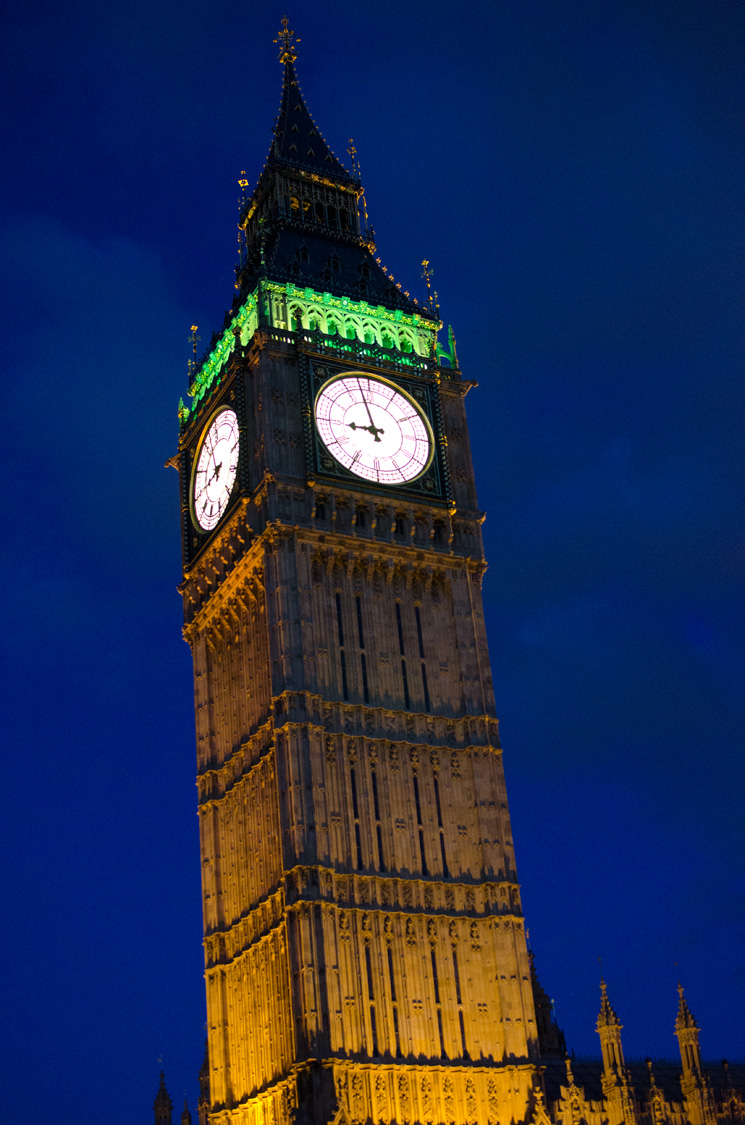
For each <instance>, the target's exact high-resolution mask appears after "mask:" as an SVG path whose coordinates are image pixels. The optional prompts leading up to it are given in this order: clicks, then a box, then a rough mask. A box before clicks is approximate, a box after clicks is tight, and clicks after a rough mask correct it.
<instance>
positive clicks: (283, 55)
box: [272, 16, 300, 63]
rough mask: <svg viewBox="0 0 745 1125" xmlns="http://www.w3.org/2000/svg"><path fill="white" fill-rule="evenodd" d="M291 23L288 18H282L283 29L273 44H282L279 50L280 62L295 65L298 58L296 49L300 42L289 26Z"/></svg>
mask: <svg viewBox="0 0 745 1125" xmlns="http://www.w3.org/2000/svg"><path fill="white" fill-rule="evenodd" d="M289 22H290V21H289V20H288V18H287V16H283V17H282V28H281V30H280V31H279V33H278V35H277V38H276V39H274V40H272V42H273V43H281V46H280V48H279V61H280V62H281V63H288V62H289V63H294V61H295V59H296V58H297V55H296V54H295V50H294V47H295V44H296V43H299V42H300V40H299V39H297V38H296V36H295V32H294V31H292V29H291V28H290V27H289V26H288V25H289Z"/></svg>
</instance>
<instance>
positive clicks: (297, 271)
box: [290, 262, 300, 277]
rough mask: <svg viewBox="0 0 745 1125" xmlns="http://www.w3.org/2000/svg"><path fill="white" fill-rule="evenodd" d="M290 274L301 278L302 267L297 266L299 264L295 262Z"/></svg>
mask: <svg viewBox="0 0 745 1125" xmlns="http://www.w3.org/2000/svg"><path fill="white" fill-rule="evenodd" d="M290 273H291V274H292V276H293V277H299V276H300V266H299V265H298V264H297V262H293V263H292V265H291V266H290Z"/></svg>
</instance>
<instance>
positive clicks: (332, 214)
mask: <svg viewBox="0 0 745 1125" xmlns="http://www.w3.org/2000/svg"><path fill="white" fill-rule="evenodd" d="M326 210H327V212H328V224H329V226H330V227H338V225H339V217H338V214H337V211H336V208H335V207H331V206H329V207H327V208H326Z"/></svg>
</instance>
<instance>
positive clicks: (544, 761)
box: [0, 0, 745, 1125]
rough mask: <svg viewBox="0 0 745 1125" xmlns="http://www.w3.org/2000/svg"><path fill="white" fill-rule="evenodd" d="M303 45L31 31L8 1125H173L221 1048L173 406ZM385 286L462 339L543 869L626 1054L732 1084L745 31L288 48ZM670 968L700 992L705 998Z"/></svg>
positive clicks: (658, 0)
mask: <svg viewBox="0 0 745 1125" xmlns="http://www.w3.org/2000/svg"><path fill="white" fill-rule="evenodd" d="M282 14H283V10H282V9H280V8H274V7H272V6H271V5H268V4H267V5H260V6H258V8H255V9H254V10H252V9H251V6H247V5H245V4H243V3H238V2H237V0H224V2H221V3H212V4H208V3H206V2H205V0H186V2H183V0H182V2H181V3H178V4H177V3H175V2H172V0H161V2H158V0H149V2H148V3H144V2H142V0H130V2H128V3H127V4H126V5H124V4H121V3H119V2H118V0H114V2H113V3H110V4H107V5H102V4H99V3H95V4H94V3H93V2H92V0H91V2H85V0H77V2H76V0H68V2H67V3H45V2H44V0H39V2H37V3H35V4H33V5H28V4H26V3H20V2H19V0H10V2H9V3H7V4H6V5H5V8H4V16H3V20H4V28H3V35H2V40H3V48H2V50H3V58H2V66H1V67H0V83H2V89H3V95H4V97H3V101H4V109H3V113H2V115H1V116H0V129H1V130H2V142H3V151H4V157H3V160H2V164H1V165H0V197H1V199H2V224H1V226H2V255H1V257H0V283H1V284H2V289H3V294H2V298H3V299H2V306H1V307H2V309H3V311H4V312H5V313H6V318H5V323H4V327H3V345H4V359H5V362H4V364H3V368H4V373H3V377H2V383H1V385H0V396H1V398H0V409H1V410H2V417H3V423H4V425H3V430H4V438H3V445H4V456H3V466H4V474H5V478H4V479H5V497H6V499H5V505H4V507H5V518H4V520H3V535H2V540H1V541H0V542H1V544H2V546H1V547H0V551H1V552H2V555H1V558H2V566H3V575H4V581H3V599H2V601H3V607H2V621H3V633H4V638H3V639H4V644H3V646H2V649H3V669H2V674H1V679H0V682H2V686H3V694H4V699H3V709H2V714H3V720H4V722H3V727H4V730H3V744H4V748H5V754H4V757H5V772H4V781H5V786H4V788H5V800H4V816H3V837H4V849H5V862H4V888H3V899H2V901H3V904H4V910H3V922H2V930H1V931H0V932H1V934H2V946H3V948H2V958H3V964H4V966H5V968H6V973H7V976H8V982H7V986H6V987H5V989H4V1009H5V1010H4V1011H3V1018H2V1029H3V1042H2V1044H1V1045H0V1057H1V1058H2V1059H3V1063H4V1070H5V1073H4V1076H3V1086H2V1098H1V1100H0V1119H2V1120H8V1121H16V1120H23V1121H24V1122H25V1125H41V1123H42V1122H45V1123H46V1122H48V1121H49V1120H58V1121H72V1120H75V1121H76V1122H78V1123H79V1125H93V1123H94V1122H99V1121H100V1120H101V1119H102V1118H105V1119H106V1120H107V1121H108V1122H110V1123H111V1125H124V1123H125V1122H126V1123H127V1125H130V1123H131V1122H132V1121H135V1120H140V1119H142V1120H144V1121H148V1120H150V1112H151V1110H150V1106H151V1103H152V1099H153V1097H154V1095H155V1091H156V1088H157V1074H158V1070H159V1067H160V1062H159V1059H160V1058H161V1057H162V1059H163V1065H164V1066H165V1068H166V1072H167V1077H168V1082H169V1087H170V1089H171V1093H172V1095H173V1097H174V1100H175V1101H176V1102H177V1104H180V1100H181V1098H182V1097H183V1092H184V1091H185V1090H186V1091H188V1094H189V1100H190V1103H191V1104H192V1105H193V1102H194V1098H195V1094H196V1071H197V1069H198V1067H199V1063H200V1061H201V1055H202V1049H203V1034H204V1032H203V1024H204V1006H203V997H202V975H201V974H202V955H201V946H200V937H201V920H200V901H199V864H198V851H197V819H196V812H195V799H196V791H195V788H194V772H195V766H194V758H195V754H194V734H193V712H192V688H191V679H190V676H191V672H190V658H189V653H188V649H187V648H186V646H185V645H184V643H183V641H182V640H181V636H180V624H181V616H180V615H181V610H180V604H179V599H178V596H177V593H176V585H177V583H178V581H179V577H180V575H179V567H180V548H179V526H178V511H177V508H178V497H177V491H176V476H175V474H173V473H171V472H170V471H169V472H166V471H165V470H164V469H163V467H162V466H163V462H164V461H165V459H166V457H168V456H169V455H170V454H172V453H173V452H174V451H175V448H176V440H177V422H176V404H177V402H178V398H179V396H180V395H181V394H183V393H184V391H185V386H186V374H187V359H188V356H189V346H188V331H189V325H190V324H192V323H197V324H198V325H199V326H200V332H201V335H202V339H203V342H205V343H206V342H207V340H208V339H209V335H210V332H211V330H212V329H213V328H215V327H218V326H219V325H220V323H221V321H222V315H223V312H224V310H225V309H226V308H227V307H228V305H229V304H230V302H231V300H232V296H233V272H232V271H233V265H234V261H235V250H236V227H235V222H236V216H237V198H238V188H237V183H236V181H237V179H238V175H239V173H240V171H241V170H242V169H244V168H245V169H246V170H247V173H248V178H249V179H250V181H251V184H252V185H253V184H254V183H255V181H256V178H257V175H258V173H259V171H260V170H261V166H262V162H263V159H264V156H265V154H266V152H267V149H268V146H269V139H270V131H271V125H272V121H273V118H274V116H275V114H276V112H277V108H278V104H279V95H280V83H281V67H280V66H279V64H278V63H277V61H276V48H275V46H274V45H273V43H272V39H273V37H274V36H275V35H276V32H277V29H278V27H279V19H280V17H281V16H282ZM288 15H289V16H290V22H291V26H293V27H294V28H295V30H296V31H297V33H298V35H299V36H300V38H301V40H302V42H301V44H300V47H299V51H298V54H299V58H298V73H299V77H300V81H301V84H302V87H303V91H304V94H305V96H306V99H307V101H308V104H309V106H310V109H311V112H312V113H313V114H314V116H315V117H316V120H317V122H318V124H319V126H320V128H321V129H322V131H323V133H324V135H325V137H326V139H327V140H328V141H329V143H330V144H331V146H332V148H333V149H334V150H335V151H336V153H337V154H338V155H340V156H342V157H343V156H344V155H345V154H344V149H345V148H346V145H347V138H348V137H350V136H353V137H354V139H355V143H356V146H357V149H358V152H359V159H360V162H361V167H362V175H363V180H364V182H365V184H366V187H367V200H368V205H369V210H370V218H371V221H372V224H373V225H374V227H375V229H376V232H377V236H378V252H379V253H380V254H381V256H382V259H383V261H384V262H385V263H386V265H387V266H388V268H389V269H390V270H392V272H393V273H394V274H395V276H396V279H397V280H400V281H402V283H403V285H404V288H406V289H410V290H411V291H412V292H414V293H419V295H420V296H421V295H422V292H423V283H422V282H421V280H420V277H419V274H420V270H421V267H420V264H419V263H420V262H421V260H422V258H424V257H426V258H429V259H430V260H431V262H432V264H433V266H434V268H435V271H436V277H435V286H436V288H437V290H438V292H439V295H440V302H441V306H442V311H443V316H444V317H445V319H446V321H447V322H451V323H452V324H453V326H454V328H455V332H456V335H457V338H458V346H459V354H460V358H461V362H462V366H463V369H464V373H465V375H466V376H467V377H469V378H473V379H476V380H478V382H479V387H478V389H477V390H474V391H473V392H472V393H471V395H470V396H469V399H468V407H469V409H470V421H471V436H472V443H473V449H474V456H475V460H476V469H477V478H478V480H479V483H480V501H481V504H482V506H483V507H484V508H485V509H486V510H487V512H488V519H487V522H486V524H485V531H486V540H487V550H488V556H489V559H490V564H491V565H490V569H489V572H488V574H487V578H486V583H485V598H486V607H487V615H488V626H489V634H490V644H491V656H492V662H493V666H494V673H495V684H496V691H497V700H498V710H499V714H500V716H501V720H502V733H503V741H504V745H505V764H506V770H507V780H508V787H509V793H510V797H511V808H512V815H513V821H514V833H515V840H516V852H517V861H518V870H519V872H520V876H521V881H522V884H523V894H524V905H525V910H526V914H527V917H528V924H529V927H530V934H531V942H532V945H533V948H534V950H535V953H536V957H537V963H538V967H539V972H540V976H541V979H542V981H543V983H544V985H545V987H546V988H547V990H548V991H549V993H550V994H551V995H552V996H553V997H554V998H555V1001H556V1010H557V1016H558V1019H559V1022H560V1023H561V1024H562V1025H563V1026H564V1028H565V1031H566V1033H567V1038H568V1042H569V1044H570V1046H573V1047H574V1048H575V1049H576V1051H577V1052H578V1053H588V1052H595V1051H596V1038H597V1037H596V1035H595V1032H594V1022H595V1017H596V1014H597V1008H598V988H597V982H598V965H597V958H598V956H602V958H603V970H604V973H605V976H606V978H607V980H608V983H609V989H610V994H611V999H612V1001H613V1003H614V1006H615V1007H616V1009H617V1011H618V1013H619V1015H620V1017H621V1019H622V1021H623V1023H624V1025H625V1029H624V1045H625V1048H626V1053H627V1055H630V1056H634V1055H636V1056H640V1055H641V1056H643V1055H646V1054H650V1055H653V1056H664V1055H671V1054H674V1051H675V1047H676V1043H675V1040H674V1038H673V1036H672V1030H673V1022H674V1017H675V1007H676V999H677V997H676V994H675V983H676V979H677V972H679V973H680V976H681V978H682V980H683V982H684V984H685V985H686V987H687V995H688V998H689V1001H690V1004H691V1007H692V1010H693V1011H694V1013H695V1014H696V1016H697V1018H698V1019H699V1022H700V1024H701V1025H702V1043H703V1048H704V1053H705V1055H706V1056H709V1057H713V1058H719V1057H721V1056H722V1055H727V1056H729V1057H731V1058H735V1057H738V1056H739V1057H742V1055H743V1054H744V1053H745V1052H744V1050H743V1044H744V1043H745V1035H744V1032H745V1017H744V1014H743V1004H742V995H743V985H744V984H745V963H744V962H745V955H744V952H743V951H744V950H745V942H744V941H743V937H744V936H745V935H744V933H743V929H744V926H743V922H744V919H745V879H744V878H743V876H744V867H745V863H744V862H743V860H744V853H745V846H744V845H743V812H742V809H743V791H744V788H745V786H744V785H743V781H744V777H743V773H744V770H743V729H744V724H743V718H744V716H743V664H744V663H745V662H744V660H743V645H742V639H743V624H744V622H743V617H744V616H745V615H744V613H743V599H742V563H743V546H744V543H743V538H744V536H743V472H742V437H743V418H744V415H745V402H744V401H743V400H744V398H745V396H744V394H743V379H742V371H743V361H744V360H745V356H744V355H743V352H744V351H745V348H744V346H743V337H744V334H745V333H744V328H743V293H744V290H745V284H744V283H745V277H744V274H745V270H744V269H743V210H744V209H745V208H744V207H743V197H744V195H743V189H744V187H745V184H744V182H743V181H744V176H743V171H744V170H745V156H744V150H743V118H744V113H743V109H744V107H743V94H742V91H743V58H744V53H745V51H744V44H745V34H744V33H745V8H743V6H742V4H741V3H739V0H711V2H709V3H705V4H703V3H701V2H700V0H639V2H635V0H624V2H620V0H606V2H604V3H603V4H597V3H596V2H594V0H567V2H564V3H561V4H557V3H556V2H555V0H531V2H529V3H521V4H518V3H514V2H510V3H507V2H499V3H491V4H487V5H456V4H446V3H438V2H430V3H427V4H424V3H408V4H401V3H396V4H394V3H391V2H390V0H383V2H378V3H377V4H376V5H375V6H365V7H363V6H356V5H349V4H348V3H342V2H340V0H315V2H314V3H313V4H312V5H311V4H296V6H295V8H294V9H290V10H289V11H288ZM676 961H677V963H678V966H679V967H678V970H676V968H675V962H676Z"/></svg>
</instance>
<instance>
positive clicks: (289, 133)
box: [267, 60, 357, 184]
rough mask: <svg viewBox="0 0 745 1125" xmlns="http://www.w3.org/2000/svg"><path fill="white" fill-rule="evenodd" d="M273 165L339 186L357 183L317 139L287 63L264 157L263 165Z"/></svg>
mask: <svg viewBox="0 0 745 1125" xmlns="http://www.w3.org/2000/svg"><path fill="white" fill-rule="evenodd" d="M276 163H282V164H290V165H292V167H293V168H300V169H302V170H304V171H306V172H315V173H317V174H319V175H323V176H328V177H330V178H331V179H333V180H339V181H341V182H342V183H348V184H356V183H357V180H356V179H355V177H354V176H352V175H351V174H350V173H349V172H348V171H347V170H346V168H345V167H344V165H343V164H342V163H341V162H340V161H339V160H337V158H336V157H335V156H334V154H333V152H332V151H331V149H330V148H329V146H328V145H327V144H326V142H325V140H324V139H323V137H322V136H321V132H320V130H319V128H318V126H317V125H316V123H315V121H314V120H313V118H312V117H311V115H310V113H309V111H308V107H307V106H306V104H305V100H304V99H303V95H302V94H301V92H300V86H299V85H298V81H297V77H296V75H295V68H294V66H293V64H292V62H291V61H289V60H288V61H287V62H286V63H285V76H284V82H283V84H282V101H281V104H280V107H279V118H278V119H277V124H276V125H275V127H274V140H273V141H272V146H271V148H270V149H269V156H268V157H267V164H276Z"/></svg>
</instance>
